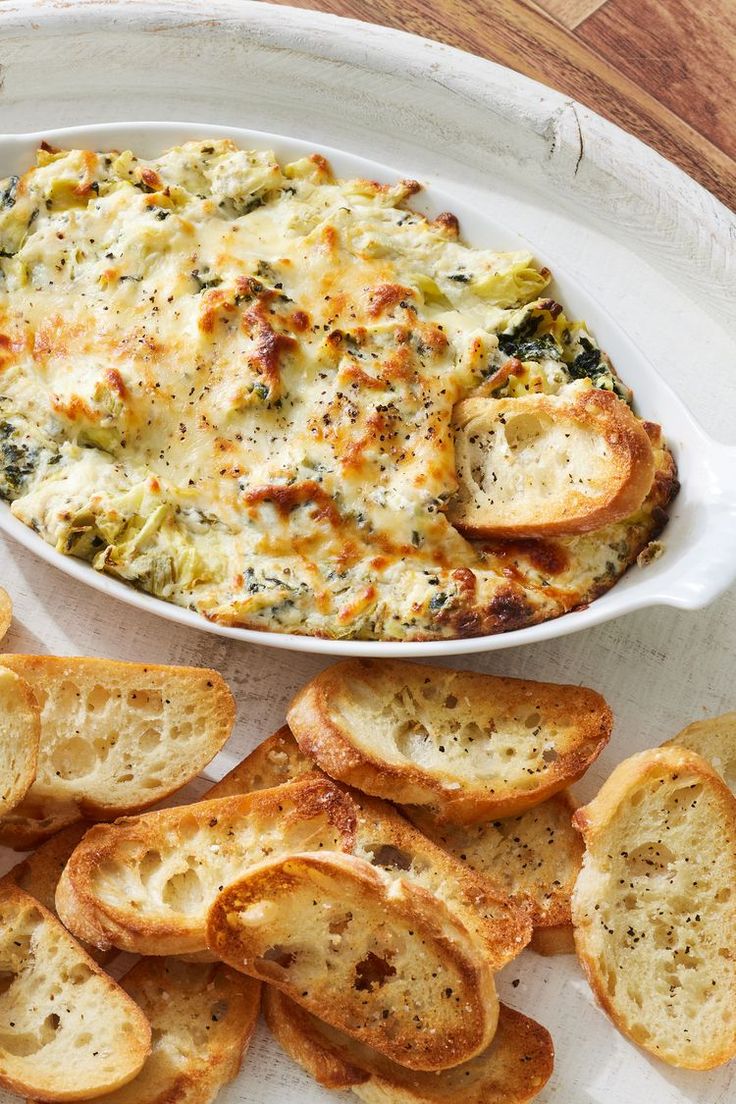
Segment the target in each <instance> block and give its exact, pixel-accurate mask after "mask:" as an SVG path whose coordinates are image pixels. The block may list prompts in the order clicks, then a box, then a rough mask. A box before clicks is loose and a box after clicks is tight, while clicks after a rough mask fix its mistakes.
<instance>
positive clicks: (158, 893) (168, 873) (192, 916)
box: [56, 779, 355, 955]
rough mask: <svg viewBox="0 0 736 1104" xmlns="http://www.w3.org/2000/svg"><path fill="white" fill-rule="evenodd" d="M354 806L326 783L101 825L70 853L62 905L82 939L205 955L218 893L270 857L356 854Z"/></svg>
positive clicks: (298, 785)
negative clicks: (318, 851)
mask: <svg viewBox="0 0 736 1104" xmlns="http://www.w3.org/2000/svg"><path fill="white" fill-rule="evenodd" d="M354 839H355V808H354V806H353V803H352V802H351V800H350V799H349V798H348V797H347V796H346V795H345V794H343V793H341V792H340V790H339V789H338V788H337V787H336V786H334V785H333V784H332V783H331V782H330V781H329V780H328V779H324V780H320V779H317V780H314V781H306V782H297V783H295V784H294V785H293V786H288V787H285V786H282V787H280V788H279V789H275V790H263V791H262V792H260V793H254V794H246V795H241V796H236V797H221V798H215V799H214V800H211V801H200V802H197V803H196V804H194V805H181V806H178V807H177V808H174V809H162V810H161V811H160V812H153V813H147V814H143V815H141V816H139V817H129V818H125V819H121V820H119V821H118V822H117V823H116V824H99V825H96V826H95V827H94V828H91V829H90V830H89V832H87V834H86V836H85V837H84V839H83V840H82V842H81V843H80V844H79V846H78V847H77V848H76V849H75V851H74V852H73V853H72V855H71V857H70V859H69V861H68V863H67V865H66V867H65V869H64V872H63V874H62V876H61V878H60V880H59V885H58V888H57V891H56V908H57V911H58V913H59V916H60V917H61V919H62V921H63V923H64V924H66V926H67V927H68V928H69V930H70V931H72V932H73V933H74V934H75V935H76V936H78V937H79V938H80V939H85V940H87V942H89V943H92V944H93V945H94V946H96V947H99V948H101V949H106V948H109V947H118V948H120V949H121V950H126V951H134V952H137V953H138V954H147V955H169V954H177V955H182V954H192V953H196V952H198V951H203V950H205V949H206V945H207V944H206V931H205V929H206V921H207V911H208V909H209V907H210V905H211V904H212V902H213V901H214V899H215V897H216V896H217V894H218V893H219V892H220V890H221V889H222V888H223V887H224V886H226V885H228V884H229V883H230V882H232V881H234V880H235V879H236V878H238V877H240V876H241V875H242V874H243V873H244V872H245V871H246V870H247V869H248V867H250V866H253V865H255V864H257V863H259V862H261V861H262V860H263V859H264V858H266V857H267V856H269V855H280V854H284V853H286V854H289V853H291V852H293V851H304V850H308V849H318V848H320V847H324V848H325V849H334V850H346V851H347V850H351V849H352V847H353V845H354Z"/></svg>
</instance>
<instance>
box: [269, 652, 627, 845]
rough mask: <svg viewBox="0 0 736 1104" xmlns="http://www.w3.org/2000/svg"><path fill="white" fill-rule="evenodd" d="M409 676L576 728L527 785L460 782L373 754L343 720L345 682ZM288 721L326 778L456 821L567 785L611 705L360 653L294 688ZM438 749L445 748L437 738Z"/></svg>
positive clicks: (576, 689) (573, 690) (603, 728)
mask: <svg viewBox="0 0 736 1104" xmlns="http://www.w3.org/2000/svg"><path fill="white" fill-rule="evenodd" d="M407 680H411V682H412V684H414V683H420V682H424V683H426V684H427V685H428V686H430V685H432V684H438V683H440V682H441V685H442V687H443V692H444V688H445V686H447V687H448V688H449V689H448V691H447V692H448V693H450V692H451V694H452V696H453V697H454V698H456V699H460V698H461V697H462V696H463V695H465V696H471V695H472V696H474V697H475V698H476V699H477V700H483V699H485V700H488V699H489V698H491V699H492V700H493V701H494V704H495V703H496V702H498V706H499V710H500V711H503V710H507V709H508V708H511V707H512V706H513V708H519V709H522V708H524V706H525V705H526V707H527V708H528V709H529V710H532V709H535V710H536V709H537V707H539V709H538V711H539V713H540V714H541V715H542V717H544V718H546V719H547V721H548V722H549V725H550V729H551V731H552V732H555V730H556V729H557V727H558V726H564V725H569V724H570V722H571V719H572V718H574V721H575V732H574V734H572V735H569V736H568V738H567V742H566V745H563V744H562V743H561V741H560V738H559V737H558V738H557V746H556V747H555V749H554V755H553V756H552V755H550V757H549V761H548V759H544V761H543V762H542V763H541V764H540V766H539V767H538V768H537V769H535V771H533V772H531V771H530V772H528V773H530V774H532V773H533V774H535V775H536V779H535V783H534V784H533V785H528V786H527V787H526V788H524V789H522V788H520V787H516V788H514V787H506V788H504V785H503V783H501V784H499V783H498V782H497V781H496V780H494V781H493V782H491V781H485V783H484V784H475V785H471V784H467V785H465V786H461V785H458V783H457V782H456V781H455V778H454V776H451V775H449V774H443V771H442V770H441V769H429V768H424V767H422V766H420V765H419V764H417V763H416V762H414V763H412V762H409V761H404V762H389V761H387V760H386V759H385V758H384V759H381V758H379V757H378V756H377V754H376V753H375V752H371V751H369V750H368V748H367V746H366V745H367V744H369V743H370V742H371V741H370V739H368V738H367V739H366V741H365V743H364V744H363V746H360V747H358V746H357V745H356V738H355V734H354V732H351V731H350V730H349V729H348V727H347V726H346V725H345V724H344V723H343V722H341V719H340V716H339V703H340V702H341V699H342V697H343V694H344V693H345V687H346V685H347V684H348V683H349V682H350V681H353V682H358V683H361V684H362V685H363V687H367V688H373V687H377V686H380V685H381V684H383V686H384V687H386V686H388V685H391V686H393V685H394V684H395V685H396V686H397V687H398V686H401V685H403V683H404V681H407ZM442 680H444V681H442ZM376 708H377V709H378V706H377V707H376ZM287 720H288V723H289V727H290V728H291V730H292V732H293V734H294V736H295V738H296V740H297V742H298V743H299V746H300V747H301V749H302V751H303V752H304V754H305V755H307V756H309V757H310V758H312V759H314V760H316V762H317V763H318V765H319V766H320V767H322V769H323V770H324V771H325V772H326V773H327V774H329V775H330V777H332V778H336V779H338V780H339V781H341V782H345V783H347V784H348V785H350V786H354V787H355V788H356V789H359V790H362V791H364V792H366V793H370V794H374V795H375V796H378V797H385V798H387V799H388V800H391V801H395V802H398V803H400V804H403V805H427V806H429V807H430V808H431V809H432V812H433V813H434V815H436V816H437V817H438V819H440V820H446V821H448V822H451V823H457V824H473V823H478V822H480V821H483V820H492V819H495V818H499V817H508V816H512V815H514V814H515V813H520V812H522V811H523V810H524V809H528V808H530V807H531V806H532V805H537V804H539V803H540V802H542V801H544V800H545V799H546V798H548V797H551V796H552V795H553V794H555V793H558V792H559V791H560V790H563V789H565V788H566V787H567V786H569V785H570V784H571V783H572V782H574V781H576V779H578V778H580V777H581V776H582V775H583V774H584V773H585V771H586V770H587V769H588V767H589V766H590V764H591V763H592V762H593V761H594V760H595V759H596V758H597V756H598V755H599V754H600V753H601V751H602V750H603V748H604V747H605V745H606V743H607V742H608V739H609V737H610V733H611V728H612V723H613V718H612V714H611V710H610V709H609V707H608V705H607V704H606V702H605V701H604V699H603V698H602V697H601V695H600V694H597V693H596V692H595V691H594V690H589V689H587V688H585V687H580V686H571V685H570V686H566V685H553V684H551V683H537V682H530V681H525V680H522V679H511V678H499V677H495V676H492V675H480V674H476V673H474V672H470V671H461V672H457V671H453V670H450V669H443V668H437V667H427V666H423V665H421V664H413V663H407V662H404V661H400V660H364V659H358V660H346V661H344V662H341V663H336V664H334V665H333V666H332V667H328V668H326V669H325V670H324V671H322V672H321V673H320V674H318V675H317V676H316V677H315V678H313V679H312V680H311V681H310V682H308V683H307V685H306V686H304V687H303V688H302V689H301V690H300V691H299V692H298V693H297V695H296V697H295V698H294V700H293V701H292V703H291V705H290V707H289V710H288V715H287ZM368 735H370V734H368ZM439 751H441V752H444V748H443V746H442V745H440V747H439ZM438 758H441V756H439V757H438Z"/></svg>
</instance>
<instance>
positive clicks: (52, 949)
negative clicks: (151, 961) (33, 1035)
mask: <svg viewBox="0 0 736 1104" xmlns="http://www.w3.org/2000/svg"><path fill="white" fill-rule="evenodd" d="M0 933H2V938H1V939H0V956H1V957H2V959H3V969H4V971H5V972H6V974H9V975H10V982H11V984H10V985H9V986H8V988H7V989H4V990H3V993H2V994H0V1005H2V1007H0V1019H1V1020H2V1022H3V1025H4V1030H3V1039H2V1040H0V1084H1V1085H2V1086H3V1087H5V1088H9V1089H11V1090H12V1091H13V1092H16V1093H18V1094H19V1095H21V1096H35V1097H37V1098H41V1099H43V1100H44V1101H56V1100H58V1101H65V1100H79V1099H88V1098H89V1097H90V1096H91V1095H93V1094H94V1093H99V1092H102V1091H104V1090H105V1089H107V1090H112V1089H115V1088H116V1087H117V1086H118V1085H121V1084H125V1083H127V1081H130V1080H132V1078H133V1077H135V1076H136V1074H137V1072H138V1071H139V1070H140V1069H141V1067H142V1066H143V1063H144V1061H145V1059H146V1057H147V1055H148V1054H149V1053H150V1049H151V1028H150V1025H149V1023H148V1020H147V1019H146V1017H145V1016H144V1015H143V1013H142V1012H141V1010H140V1009H139V1007H138V1005H137V1004H136V1003H135V1002H134V1001H133V1000H131V999H130V997H129V996H128V995H127V994H126V993H125V992H124V991H123V990H122V989H121V987H120V986H119V985H118V984H117V983H116V982H115V981H113V979H112V978H110V977H108V976H107V974H106V973H104V972H103V970H102V969H101V968H100V967H99V965H98V964H97V963H96V962H95V961H94V959H92V958H90V956H89V955H88V954H87V953H86V952H85V951H84V949H83V948H82V947H80V946H79V944H78V943H77V942H76V941H75V940H74V939H73V937H72V936H71V935H70V934H69V932H68V931H66V929H65V928H64V927H63V926H62V924H61V923H60V922H59V920H58V919H57V918H56V916H54V915H53V914H52V913H51V912H49V911H48V909H46V908H44V907H43V905H41V904H39V902H38V901H36V900H35V899H34V898H33V897H31V896H30V895H29V894H27V893H24V892H23V890H21V889H19V888H18V887H17V886H16V885H14V884H13V883H12V882H5V883H4V884H3V885H2V886H1V887H0ZM11 943H12V945H11V946H9V945H8V944H11ZM90 989H91V990H93V992H92V993H90ZM106 1005H107V1010H108V1015H107V1017H106V1021H105V1024H104V1026H100V1027H99V1028H98V1030H99V1035H100V1043H101V1044H102V1045H101V1046H100V1053H101V1054H102V1056H103V1057H99V1060H98V1061H96V1059H98V1052H97V1051H94V1050H93V1047H94V1041H93V1040H94V1036H93V1035H92V1033H91V1030H94V1013H95V1012H96V1011H97V1010H98V1008H100V1007H102V1008H104V1007H105V1006H106ZM46 1011H47V1012H48V1013H49V1015H48V1017H47V1018H46V1019H45V1018H44V1016H45V1012H46ZM14 1013H17V1015H14ZM21 1017H22V1021H23V1022H26V1023H28V1021H30V1022H31V1024H32V1028H31V1030H34V1029H35V1032H37V1033H38V1034H39V1035H40V1036H41V1037H45V1032H44V1027H45V1026H46V1024H47V1021H48V1020H53V1021H54V1023H53V1025H50V1026H51V1031H50V1038H49V1037H46V1038H45V1041H46V1045H42V1046H39V1047H38V1048H37V1050H33V1049H31V1050H30V1052H28V1051H27V1050H25V1049H24V1046H23V1043H24V1042H25V1041H26V1040H25V1039H24V1037H23V1028H22V1027H21V1026H20V1025H19V1024H17V1023H16V1022H15V1021H16V1020H17V1019H19V1018H21ZM34 1018H37V1019H34ZM5 1025H7V1026H5ZM87 1026H88V1027H89V1029H91V1030H87V1029H86V1028H87ZM59 1031H63V1032H65V1037H66V1040H67V1045H68V1046H70V1047H73V1048H74V1057H75V1061H74V1064H73V1066H70V1067H68V1068H67V1069H64V1071H63V1073H64V1076H63V1077H62V1076H61V1075H60V1074H61V1071H60V1068H59V1049H60V1048H59V1046H58V1042H57V1038H56V1033H57V1032H59ZM14 1036H19V1037H14ZM113 1036H114V1037H113ZM14 1044H15V1045H14ZM111 1044H112V1045H111ZM123 1044H124V1048H123ZM54 1051H56V1053H55V1054H54V1053H53V1052H54ZM111 1066H112V1067H113V1068H112V1069H111V1068H110V1067H111Z"/></svg>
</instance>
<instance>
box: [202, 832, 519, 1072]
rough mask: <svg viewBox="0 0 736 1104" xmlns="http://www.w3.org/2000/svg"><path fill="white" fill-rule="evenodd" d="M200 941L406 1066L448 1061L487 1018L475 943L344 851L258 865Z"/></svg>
mask: <svg viewBox="0 0 736 1104" xmlns="http://www.w3.org/2000/svg"><path fill="white" fill-rule="evenodd" d="M207 943H208V946H209V949H210V950H211V951H212V952H213V954H215V955H217V957H218V958H221V959H222V960H223V961H224V962H226V963H228V965H230V966H233V967H235V968H236V969H238V970H244V971H245V972H247V973H249V974H252V975H253V976H254V977H257V978H260V979H261V980H262V981H269V982H271V983H272V984H273V985H275V986H276V987H277V988H279V989H281V990H282V991H283V992H285V993H286V994H287V996H290V997H291V998H292V999H294V1000H296V1001H297V1002H298V1003H299V1004H301V1005H303V1006H304V1007H305V1008H307V1009H308V1010H309V1011H310V1012H314V1013H315V1014H316V1013H317V1012H319V1013H320V1015H321V1016H322V1017H323V1018H324V1019H325V1020H326V1021H327V1022H329V1023H331V1024H332V1026H333V1027H337V1028H339V1029H340V1030H341V1031H346V1032H347V1033H348V1034H349V1035H352V1036H353V1037H354V1038H357V1039H359V1040H360V1041H361V1042H364V1043H366V1044H367V1045H369V1046H372V1047H374V1048H376V1049H377V1050H379V1051H380V1052H381V1053H382V1054H385V1055H386V1057H388V1058H391V1059H392V1060H393V1061H400V1062H401V1064H402V1065H405V1066H408V1067H409V1068H410V1069H420V1070H438V1069H445V1068H447V1067H448V1066H454V1065H457V1064H458V1063H459V1062H464V1061H466V1060H467V1059H469V1058H472V1057H474V1056H475V1055H476V1054H478V1053H479V1052H480V1051H481V1050H483V1049H485V1047H486V1046H487V1045H488V1043H489V1042H490V1041H491V1039H492V1038H493V1035H494V1033H495V1030H496V1024H497V1021H498V999H497V997H496V991H495V988H494V984H493V975H492V973H491V971H490V969H489V967H488V964H487V961H486V959H485V957H484V955H483V953H482V948H481V946H480V945H479V944H478V943H476V941H475V940H474V939H472V938H471V937H470V936H469V934H468V932H467V930H466V929H465V927H464V926H463V925H462V924H460V923H458V922H457V920H456V919H455V918H454V916H453V915H452V914H451V913H450V912H449V911H448V910H447V909H446V908H445V906H444V905H443V904H442V903H441V902H440V901H439V900H438V899H437V898H436V897H433V896H432V895H431V894H430V893H427V892H426V891H424V890H422V889H421V888H420V887H419V886H416V885H412V884H411V883H408V882H403V881H402V882H394V881H392V880H390V879H388V878H386V877H382V876H381V874H380V873H379V872H378V871H377V870H376V868H375V867H373V866H371V865H370V864H369V863H367V862H364V861H363V860H362V859H356V858H355V857H354V856H352V855H338V854H325V853H317V852H312V853H306V854H302V855H292V856H289V857H284V858H281V859H277V860H276V861H274V862H266V863H263V864H262V865H261V866H259V867H255V868H253V869H252V870H250V871H249V873H248V874H246V876H245V877H244V878H241V879H240V881H238V882H235V883H234V884H233V885H231V886H228V887H227V888H226V889H225V890H224V891H223V892H222V893H221V894H220V895H219V896H218V897H217V899H216V901H215V903H214V904H213V906H212V908H211V909H210V914H209V918H208V921H207Z"/></svg>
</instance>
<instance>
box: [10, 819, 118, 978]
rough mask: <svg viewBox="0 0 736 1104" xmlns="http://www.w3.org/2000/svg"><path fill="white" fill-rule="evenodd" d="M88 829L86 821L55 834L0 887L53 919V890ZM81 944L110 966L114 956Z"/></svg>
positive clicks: (111, 952)
mask: <svg viewBox="0 0 736 1104" xmlns="http://www.w3.org/2000/svg"><path fill="white" fill-rule="evenodd" d="M89 827H90V826H89V824H88V823H87V822H86V821H82V822H80V823H79V824H72V825H70V826H69V827H68V828H64V829H63V830H62V831H61V832H57V833H56V835H55V836H52V837H51V839H49V840H46V842H45V843H42V844H41V846H40V847H39V848H37V849H36V850H35V851H33V852H32V853H31V854H30V855H28V856H27V857H26V858H25V859H22V860H21V862H19V863H16V865H15V866H14V867H13V868H12V869H11V870H9V871H8V872H7V874H4V875H3V877H2V879H0V886H2V885H5V884H6V883H8V882H9V883H11V884H12V885H16V886H18V888H19V889H22V890H23V891H24V892H25V893H29V894H30V895H31V897H34V898H35V899H36V900H37V901H39V902H40V903H41V904H42V905H43V907H44V908H47V909H48V910H49V912H51V913H53V914H54V915H56V900H55V899H56V887H57V885H58V884H59V878H60V877H61V872H62V870H63V869H64V867H65V866H66V864H67V861H68V859H69V856H70V855H71V853H72V851H73V850H74V848H75V847H76V846H77V844H78V843H79V841H80V840H81V839H82V837H83V836H84V834H85V832H86V831H87V829H88V828H89ZM80 943H81V945H82V947H83V948H84V950H85V951H86V952H87V954H88V955H90V956H91V957H92V958H93V959H94V960H95V962H99V963H100V964H104V963H105V962H109V961H110V959H111V958H112V957H113V956H114V954H115V953H116V952H115V951H113V950H108V951H100V950H98V948H97V947H93V946H92V945H91V944H90V943H85V942H84V941H83V940H80Z"/></svg>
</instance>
